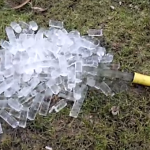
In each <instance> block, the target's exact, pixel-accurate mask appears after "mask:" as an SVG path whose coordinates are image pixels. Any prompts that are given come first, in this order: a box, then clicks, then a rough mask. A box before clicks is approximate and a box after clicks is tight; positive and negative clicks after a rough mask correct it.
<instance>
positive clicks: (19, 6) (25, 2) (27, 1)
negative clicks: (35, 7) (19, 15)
mask: <svg viewBox="0 0 150 150" xmlns="http://www.w3.org/2000/svg"><path fill="white" fill-rule="evenodd" d="M29 2H30V0H25V1H24V2H23V3H22V4H20V5H18V6H16V7H13V8H11V9H19V8H21V7H23V6H24V5H26V4H27V3H29Z"/></svg>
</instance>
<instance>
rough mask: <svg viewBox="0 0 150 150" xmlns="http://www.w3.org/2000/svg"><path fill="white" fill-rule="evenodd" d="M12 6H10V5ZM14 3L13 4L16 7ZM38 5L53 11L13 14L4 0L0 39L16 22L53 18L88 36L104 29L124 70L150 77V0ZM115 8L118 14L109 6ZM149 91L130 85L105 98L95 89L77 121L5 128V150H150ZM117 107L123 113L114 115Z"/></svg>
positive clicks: (64, 118)
mask: <svg viewBox="0 0 150 150" xmlns="http://www.w3.org/2000/svg"><path fill="white" fill-rule="evenodd" d="M8 4H9V3H8ZM11 5H12V4H11ZM33 5H34V6H39V7H47V6H48V7H49V9H48V10H47V11H46V12H43V13H39V12H35V11H33V10H31V8H30V5H26V6H24V7H23V8H22V9H20V10H16V11H10V10H6V9H3V8H4V7H5V5H4V3H3V2H2V0H0V8H1V10H0V16H1V17H0V33H1V34H0V38H5V27H6V26H7V25H9V23H10V22H11V21H17V20H24V21H29V20H35V21H37V22H38V23H39V24H40V26H45V27H46V26H47V25H48V20H49V19H55V20H63V21H64V23H65V27H66V28H67V29H68V30H72V29H77V30H79V31H80V32H81V33H82V34H86V31H87V30H88V29H89V28H99V27H102V28H103V29H104V38H103V41H104V42H103V44H104V45H105V47H106V48H107V50H108V51H111V52H113V53H114V56H115V58H114V59H115V61H119V62H120V63H121V70H122V71H137V72H140V73H144V74H150V68H149V64H150V51H149V49H150V43H149V42H150V21H149V20H150V15H149V14H150V9H149V5H150V2H149V0H143V1H139V0H134V1H132V0H122V5H121V6H120V5H119V3H118V2H117V1H115V0H114V1H111V0H92V1H89V0H59V1H56V0H51V1H49V0H44V1H43V0H33ZM111 5H113V6H114V7H115V9H114V10H112V9H111V8H110V6H111ZM149 93H150V89H149V88H148V87H142V86H139V85H131V86H130V88H129V90H128V92H123V93H120V94H117V95H115V96H114V97H113V98H108V97H105V96H104V95H102V94H100V93H99V91H96V90H90V91H89V93H88V97H87V100H86V101H85V103H84V106H83V108H82V112H81V113H80V115H79V117H78V118H77V119H72V118H70V117H69V116H68V113H69V108H67V110H64V111H62V112H61V113H58V114H57V115H56V114H53V115H48V116H47V117H41V116H38V117H37V118H36V120H35V121H33V122H28V126H27V128H25V129H16V130H12V129H11V128H10V127H8V126H7V125H6V124H4V126H5V134H4V135H2V136H1V144H0V148H1V149H2V150H8V149H11V150H41V149H44V147H45V146H46V145H48V146H51V147H52V148H53V149H54V150H137V149H138V150H148V149H150V146H149V145H150V99H149V97H150V94H149ZM112 106H119V107H120V113H119V115H117V116H113V115H112V114H111V112H110V109H111V107H112Z"/></svg>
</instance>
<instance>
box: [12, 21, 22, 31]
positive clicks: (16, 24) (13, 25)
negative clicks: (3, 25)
mask: <svg viewBox="0 0 150 150" xmlns="http://www.w3.org/2000/svg"><path fill="white" fill-rule="evenodd" d="M10 26H11V27H12V29H13V30H14V31H15V32H16V33H20V32H21V31H22V29H21V27H20V25H19V24H18V23H16V22H11V24H10Z"/></svg>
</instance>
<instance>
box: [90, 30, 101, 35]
mask: <svg viewBox="0 0 150 150" xmlns="http://www.w3.org/2000/svg"><path fill="white" fill-rule="evenodd" d="M88 35H89V36H102V35H103V33H102V29H89V30H88Z"/></svg>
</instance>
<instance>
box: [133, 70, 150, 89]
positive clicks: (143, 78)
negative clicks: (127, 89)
mask: <svg viewBox="0 0 150 150" xmlns="http://www.w3.org/2000/svg"><path fill="white" fill-rule="evenodd" d="M132 83H136V84H141V85H145V86H150V76H147V75H143V74H140V73H136V72H135V73H134V77H133V80H132Z"/></svg>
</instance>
